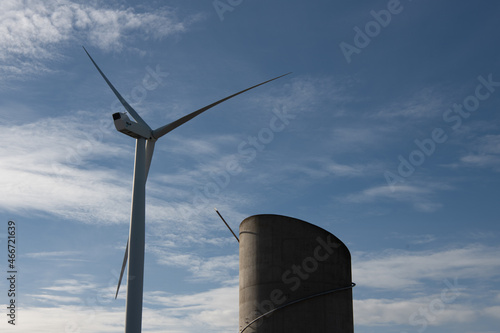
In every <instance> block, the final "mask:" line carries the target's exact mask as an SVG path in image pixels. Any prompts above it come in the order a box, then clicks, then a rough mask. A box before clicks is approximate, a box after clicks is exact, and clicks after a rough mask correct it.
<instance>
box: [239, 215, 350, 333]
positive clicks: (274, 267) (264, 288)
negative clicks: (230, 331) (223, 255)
mask: <svg viewBox="0 0 500 333" xmlns="http://www.w3.org/2000/svg"><path fill="white" fill-rule="evenodd" d="M239 238H240V302H239V303H240V304H239V311H240V314H239V330H240V331H241V330H242V329H244V328H245V327H246V326H247V325H248V323H250V322H251V321H252V320H254V319H255V318H257V317H258V316H260V315H262V314H264V313H266V312H267V311H269V310H272V309H276V308H278V307H280V306H283V305H285V304H288V303H290V302H293V301H297V300H300V299H303V298H305V297H309V296H312V295H316V294H319V293H322V292H326V291H329V290H333V289H336V288H342V287H349V286H351V283H352V280H351V255H350V253H349V250H348V249H347V247H346V246H345V245H344V244H343V243H342V242H341V241H340V240H339V239H338V238H337V237H335V236H334V235H332V234H331V233H329V232H327V231H326V230H324V229H321V228H319V227H317V226H315V225H313V224H310V223H307V222H304V221H301V220H297V219H294V218H290V217H286V216H280V215H256V216H251V217H249V218H247V219H245V220H244V221H243V222H242V223H241V224H240V233H239ZM250 332H255V333H285V332H287V333H293V332H297V333H299V332H300V333H304V332H309V333H325V332H329V333H330V332H331V333H333V332H338V333H353V332H354V327H353V310H352V289H350V288H349V289H346V290H342V291H337V292H333V293H329V294H326V295H323V296H318V297H314V298H312V299H309V300H305V301H302V302H299V303H296V304H293V305H290V306H286V307H284V308H282V309H279V310H276V311H275V312H273V313H272V314H270V315H269V316H266V317H264V318H263V319H260V320H259V321H257V322H255V323H254V324H252V325H251V326H249V327H248V328H247V329H245V331H244V333H250Z"/></svg>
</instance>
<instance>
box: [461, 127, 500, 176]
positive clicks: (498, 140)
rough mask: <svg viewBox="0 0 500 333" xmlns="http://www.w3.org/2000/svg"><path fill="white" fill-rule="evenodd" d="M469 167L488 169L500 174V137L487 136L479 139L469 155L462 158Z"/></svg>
mask: <svg viewBox="0 0 500 333" xmlns="http://www.w3.org/2000/svg"><path fill="white" fill-rule="evenodd" d="M460 162H461V164H462V165H464V166H467V167H476V168H488V169H492V170H494V171H496V172H500V135H485V136H482V137H479V138H477V139H476V140H475V141H474V142H473V144H472V150H471V152H470V153H469V154H467V155H465V156H462V157H461V158H460Z"/></svg>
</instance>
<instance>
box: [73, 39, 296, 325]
mask: <svg viewBox="0 0 500 333" xmlns="http://www.w3.org/2000/svg"><path fill="white" fill-rule="evenodd" d="M83 49H84V50H85V53H87V55H88V56H89V58H90V60H91V61H92V63H93V64H94V66H95V67H96V68H97V70H98V71H99V73H100V74H101V76H102V77H103V79H104V80H105V81H106V83H107V84H108V86H109V87H110V88H111V90H112V91H113V93H114V94H115V95H116V97H117V98H118V100H120V103H121V104H122V105H123V107H124V108H125V110H126V111H128V113H129V114H130V115H131V116H132V118H133V120H132V119H130V118H129V117H128V116H127V113H126V112H117V113H114V114H113V120H114V123H115V127H116V129H117V130H118V131H120V132H122V133H124V134H126V135H128V136H131V137H133V138H134V139H136V145H135V162H134V178H133V186H132V208H131V213H130V231H129V238H128V242H127V247H126V249H125V256H124V258H123V264H122V269H121V273H120V278H119V281H118V287H117V290H116V295H115V298H116V296H117V295H118V291H119V289H120V284H121V280H122V277H123V273H124V270H125V266H126V264H127V261H128V272H127V300H126V306H125V333H140V332H141V326H142V296H143V281H144V247H145V216H146V180H147V177H148V173H149V167H150V166H151V159H152V158H153V150H154V147H155V143H156V140H158V139H159V138H161V137H162V136H164V135H165V134H167V133H168V132H170V131H172V130H174V129H175V128H177V127H179V126H181V125H182V124H184V123H185V122H187V121H189V120H191V119H193V118H194V117H196V116H197V115H199V114H201V113H203V112H205V111H207V110H208V109H211V108H212V107H214V106H216V105H217V104H220V103H222V102H224V101H227V100H228V99H230V98H233V97H235V96H237V95H239V94H242V93H244V92H246V91H248V90H251V89H253V88H256V87H258V86H261V85H263V84H266V83H268V82H271V81H273V80H276V79H279V78H280V77H283V76H285V75H288V74H290V73H287V74H284V75H280V76H278V77H275V78H273V79H270V80H267V81H264V82H262V83H259V84H257V85H254V86H252V87H250V88H247V89H245V90H242V91H239V92H237V93H235V94H233V95H230V96H227V97H225V98H223V99H221V100H218V101H217V102H214V103H212V104H209V105H207V106H204V107H202V108H201V109H199V110H196V111H194V112H192V113H190V114H188V115H185V116H184V117H182V118H179V119H177V120H176V121H174V122H171V123H170V124H167V125H164V126H162V127H159V128H157V129H155V130H153V129H151V127H149V125H148V124H147V123H146V122H145V121H144V120H143V119H142V118H141V116H139V114H138V113H137V112H136V111H135V110H134V109H133V108H132V106H130V104H128V103H127V101H126V100H125V99H124V98H123V97H122V96H121V95H120V93H119V92H118V90H116V89H115V87H114V86H113V85H112V84H111V82H110V81H109V80H108V78H107V77H106V75H104V73H103V72H102V71H101V69H100V68H99V66H97V64H96V63H95V61H94V59H92V57H91V56H90V54H89V53H88V52H87V50H86V49H85V47H83Z"/></svg>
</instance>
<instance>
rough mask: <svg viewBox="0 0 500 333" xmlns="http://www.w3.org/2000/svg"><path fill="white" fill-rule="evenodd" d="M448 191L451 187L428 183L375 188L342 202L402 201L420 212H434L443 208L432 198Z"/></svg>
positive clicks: (343, 199)
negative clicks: (438, 193) (440, 192)
mask: <svg viewBox="0 0 500 333" xmlns="http://www.w3.org/2000/svg"><path fill="white" fill-rule="evenodd" d="M447 189H449V186H444V185H442V184H441V185H440V184H426V183H414V184H411V185H410V184H400V185H397V186H375V187H370V188H367V189H365V190H362V191H360V192H358V193H354V194H351V195H348V196H346V197H343V198H341V200H342V201H344V202H349V203H367V202H377V201H388V200H389V201H400V202H406V203H410V204H411V205H412V206H413V208H414V209H416V210H418V211H422V212H433V211H436V210H437V209H439V208H441V204H440V203H439V202H436V201H434V200H432V197H434V196H435V193H436V191H438V190H447Z"/></svg>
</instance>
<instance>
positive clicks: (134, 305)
mask: <svg viewBox="0 0 500 333" xmlns="http://www.w3.org/2000/svg"><path fill="white" fill-rule="evenodd" d="M145 220H146V139H144V138H140V139H137V142H136V150H135V168H134V184H133V190H132V213H131V217H130V234H129V244H128V245H129V246H128V272H127V303H126V307H125V333H140V332H141V327H142V295H143V286H144V248H145V247H144V242H145V236H146V226H145Z"/></svg>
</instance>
